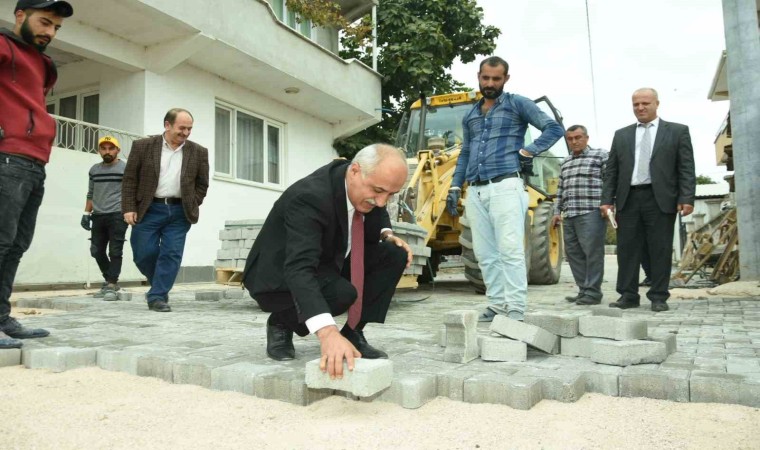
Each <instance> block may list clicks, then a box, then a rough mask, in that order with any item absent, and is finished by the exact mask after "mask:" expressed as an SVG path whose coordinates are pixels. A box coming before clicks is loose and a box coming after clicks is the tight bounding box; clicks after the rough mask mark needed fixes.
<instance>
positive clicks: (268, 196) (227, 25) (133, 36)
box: [0, 0, 381, 286]
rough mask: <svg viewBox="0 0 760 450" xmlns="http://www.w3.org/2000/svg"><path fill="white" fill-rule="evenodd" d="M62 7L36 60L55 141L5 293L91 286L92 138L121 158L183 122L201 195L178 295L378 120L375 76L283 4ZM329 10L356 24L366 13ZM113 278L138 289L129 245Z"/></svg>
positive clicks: (93, 0)
mask: <svg viewBox="0 0 760 450" xmlns="http://www.w3.org/2000/svg"><path fill="white" fill-rule="evenodd" d="M69 1H70V3H72V5H73V6H74V10H75V14H74V16H73V17H71V18H69V19H67V20H66V21H65V22H64V25H63V28H62V29H61V31H60V32H59V34H58V36H57V37H56V39H55V40H54V41H53V43H52V44H51V45H50V47H51V48H50V49H49V51H48V53H49V54H50V55H51V56H52V57H53V58H54V60H55V61H56V62H57V63H58V66H59V67H58V69H59V79H58V83H57V85H56V87H55V89H54V92H52V94H51V95H50V97H49V98H48V111H49V112H51V113H52V114H54V115H56V116H57V118H58V122H59V133H58V137H57V142H56V146H55V147H54V148H53V152H52V155H51V160H50V163H49V164H48V166H47V168H46V169H47V177H48V178H47V182H46V193H45V197H44V201H43V204H42V207H41V209H40V213H39V217H38V220H37V229H36V233H35V237H34V241H33V243H32V247H31V248H30V250H29V251H28V252H27V253H26V254H25V255H24V257H23V259H22V261H21V266H20V267H19V272H18V275H17V278H16V283H17V285H20V286H21V285H78V284H85V283H100V282H101V281H102V278H101V276H100V273H99V271H98V268H97V265H96V264H95V261H94V260H93V259H92V257H91V256H90V253H89V240H88V238H89V233H88V232H86V231H85V230H83V229H82V228H81V227H80V225H79V221H80V218H81V215H82V211H83V208H84V204H85V194H86V192H87V182H88V180H87V173H88V170H89V168H90V166H91V165H92V164H94V163H96V162H99V161H100V158H99V156H98V155H97V154H96V153H95V151H96V143H97V139H98V138H99V137H101V136H104V135H106V134H113V135H116V136H117V137H118V138H119V139H120V140H121V141H122V147H123V148H122V155H121V157H122V158H123V159H126V158H128V153H129V146H130V143H131V141H132V140H133V139H136V138H139V137H142V136H147V135H155V134H160V133H162V132H163V122H162V121H163V117H164V114H165V113H166V111H167V110H168V109H170V108H173V107H182V108H185V109H188V110H189V111H190V112H191V113H192V114H193V116H194V117H195V124H194V128H193V131H192V135H191V136H190V139H191V140H193V141H195V142H197V143H199V144H201V145H203V146H205V147H207V148H208V149H209V159H210V161H209V162H210V167H211V173H210V185H209V190H208V196H207V197H206V200H205V201H204V203H203V205H202V206H201V209H200V221H199V222H198V224H196V225H194V226H193V227H192V229H191V230H190V233H189V234H188V239H187V244H186V247H185V254H184V258H183V262H182V271H181V272H180V276H179V278H178V282H183V281H185V282H187V281H211V280H213V279H214V272H213V264H214V260H215V258H216V251H217V250H218V249H219V239H218V233H219V231H220V230H222V229H223V228H224V222H225V221H226V220H239V219H264V218H265V217H266V215H267V214H268V212H269V210H270V209H271V207H272V205H273V203H274V202H275V200H277V198H278V197H279V196H280V194H281V193H282V191H284V189H285V188H286V187H287V186H289V185H290V184H292V183H293V182H294V181H296V180H298V179H300V178H302V177H303V176H305V175H307V174H309V173H311V172H312V171H313V170H315V169H316V168H317V167H319V166H321V165H324V164H326V163H327V162H329V161H330V160H331V159H333V158H335V157H336V156H337V154H336V153H335V151H334V149H333V148H332V142H333V140H334V139H336V138H339V137H344V136H349V135H351V134H354V133H355V132H357V131H360V130H362V129H364V128H366V127H368V126H370V125H373V124H375V123H377V122H378V121H379V120H380V107H381V103H380V76H379V74H377V73H376V72H375V71H374V70H372V68H370V67H367V66H365V65H364V64H362V63H361V62H358V61H344V60H342V59H340V58H339V57H338V56H337V55H336V54H335V52H336V51H337V47H338V32H337V30H332V29H325V28H314V27H312V26H311V24H310V23H308V22H298V21H297V20H296V17H295V15H294V14H292V13H290V12H289V11H288V10H287V8H286V7H285V5H284V0H271V1H270V2H267V1H264V0H219V1H215V2H207V1H202V0H69ZM15 3H16V0H0V26H5V27H9V28H10V27H12V24H13V14H12V12H13V8H14V6H15ZM336 3H339V4H341V6H342V7H343V12H344V14H345V15H346V17H347V18H349V19H355V18H358V17H361V16H362V15H363V14H366V13H368V12H370V11H371V9H372V8H373V6H375V4H376V0H344V1H336ZM127 238H129V234H128V237H127ZM123 267H124V269H123V272H122V278H121V280H122V281H138V280H141V279H142V278H143V277H142V276H141V275H140V273H139V272H138V271H137V269H136V267H135V266H134V264H133V263H132V254H131V249H130V248H129V245H125V255H124V266H123Z"/></svg>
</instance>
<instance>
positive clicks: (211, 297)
mask: <svg viewBox="0 0 760 450" xmlns="http://www.w3.org/2000/svg"><path fill="white" fill-rule="evenodd" d="M223 295H224V293H223V292H222V291H196V292H195V299H196V300H200V301H206V302H218V301H219V300H221V299H222V296H223Z"/></svg>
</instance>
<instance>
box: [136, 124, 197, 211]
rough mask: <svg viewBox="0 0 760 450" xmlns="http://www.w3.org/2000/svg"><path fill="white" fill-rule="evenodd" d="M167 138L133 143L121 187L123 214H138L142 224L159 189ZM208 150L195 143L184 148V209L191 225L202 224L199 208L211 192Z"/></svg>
mask: <svg viewBox="0 0 760 450" xmlns="http://www.w3.org/2000/svg"><path fill="white" fill-rule="evenodd" d="M162 145H163V136H162V135H160V134H159V135H158V136H151V137H148V138H145V139H139V140H137V141H134V142H133V143H132V149H131V150H130V152H129V158H128V159H127V167H126V168H125V169H124V179H123V181H122V183H121V212H122V213H127V212H137V220H138V221H139V220H141V219H142V217H143V216H144V215H145V213H146V212H147V211H148V208H149V207H150V204H151V202H152V201H153V197H154V196H155V194H156V188H158V174H159V171H160V170H161V146H162ZM208 171H209V166H208V150H206V148H204V147H201V146H200V145H198V144H196V143H195V142H192V141H186V142H185V146H184V147H182V173H181V175H180V189H181V191H182V208H183V209H184V210H185V217H187V221H188V222H190V223H197V222H198V213H199V211H198V207H199V206H200V205H201V203H203V199H204V198H205V197H206V191H207V190H208Z"/></svg>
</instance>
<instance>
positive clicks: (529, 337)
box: [490, 315, 559, 353]
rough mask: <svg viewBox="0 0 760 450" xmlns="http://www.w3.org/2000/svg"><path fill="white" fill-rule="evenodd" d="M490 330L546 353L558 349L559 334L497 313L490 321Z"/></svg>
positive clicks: (555, 351)
mask: <svg viewBox="0 0 760 450" xmlns="http://www.w3.org/2000/svg"><path fill="white" fill-rule="evenodd" d="M490 330H491V331H493V332H494V333H498V334H500V335H502V336H506V337H508V338H512V339H517V340H518V341H522V342H525V343H526V344H528V345H530V346H532V347H535V348H537V349H539V350H542V351H544V352H546V353H557V352H558V351H559V336H557V335H556V334H552V333H549V332H548V331H546V330H544V329H543V328H539V327H537V326H535V325H530V324H527V323H523V322H520V321H517V320H512V319H508V318H507V317H505V316H502V315H497V316H496V317H494V319H493V322H491V327H490Z"/></svg>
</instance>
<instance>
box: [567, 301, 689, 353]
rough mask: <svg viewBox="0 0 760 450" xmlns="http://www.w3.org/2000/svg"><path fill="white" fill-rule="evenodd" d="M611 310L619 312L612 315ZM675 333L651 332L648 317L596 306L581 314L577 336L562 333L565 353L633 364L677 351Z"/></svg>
mask: <svg viewBox="0 0 760 450" xmlns="http://www.w3.org/2000/svg"><path fill="white" fill-rule="evenodd" d="M611 314H614V315H617V316H618V317H613V316H611ZM676 345H677V344H676V335H675V334H668V335H666V336H657V337H655V336H650V335H649V333H648V329H647V322H646V320H640V319H639V320H637V319H629V318H623V317H622V311H620V310H615V311H614V312H612V311H610V310H609V309H608V310H603V309H601V308H600V309H595V310H594V311H593V313H592V315H591V316H583V317H579V318H578V336H575V337H562V342H561V344H560V347H561V349H562V354H563V355H566V356H580V357H584V358H589V359H591V361H593V362H595V363H599V364H607V365H612V366H630V365H633V364H659V363H661V362H663V361H665V359H666V358H667V357H668V355H670V354H672V353H674V352H675V351H676Z"/></svg>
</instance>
